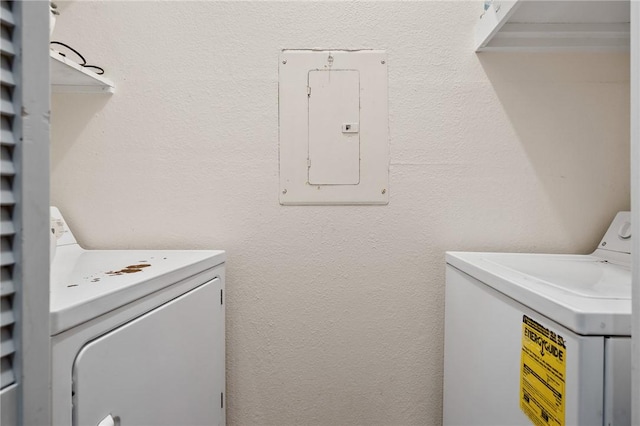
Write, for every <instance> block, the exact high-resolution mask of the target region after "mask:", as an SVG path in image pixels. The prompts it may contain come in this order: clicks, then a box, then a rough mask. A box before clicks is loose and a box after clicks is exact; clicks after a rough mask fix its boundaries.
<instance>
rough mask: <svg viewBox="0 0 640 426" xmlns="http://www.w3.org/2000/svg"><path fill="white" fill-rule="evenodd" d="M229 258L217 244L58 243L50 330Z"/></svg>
mask: <svg viewBox="0 0 640 426" xmlns="http://www.w3.org/2000/svg"><path fill="white" fill-rule="evenodd" d="M224 261H225V252H224V251H214V250H84V249H82V248H81V247H80V246H78V245H69V246H62V247H58V250H57V253H56V257H55V259H54V262H53V264H52V265H51V296H50V315H51V316H50V319H51V335H55V334H58V333H60V332H62V331H64V330H68V329H69V328H71V327H74V326H76V325H78V324H81V323H83V322H86V321H89V320H91V319H93V318H96V317H98V316H100V315H103V314H105V313H107V312H109V311H112V310H114V309H117V308H119V307H121V306H124V305H126V304H127V303H130V302H133V301H134V300H137V299H140V298H142V297H145V296H147V295H149V294H151V293H153V292H155V291H158V290H160V289H162V288H165V287H168V286H171V285H173V284H175V283H177V282H178V281H181V280H184V279H186V278H189V277H191V276H193V275H196V274H199V273H201V272H204V271H206V270H208V269H211V268H213V267H215V266H217V265H220V264H221V263H223V262H224Z"/></svg>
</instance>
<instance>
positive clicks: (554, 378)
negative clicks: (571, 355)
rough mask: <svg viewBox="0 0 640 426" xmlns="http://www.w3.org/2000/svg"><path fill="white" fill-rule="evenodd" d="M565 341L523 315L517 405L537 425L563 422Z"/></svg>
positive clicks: (560, 424)
mask: <svg viewBox="0 0 640 426" xmlns="http://www.w3.org/2000/svg"><path fill="white" fill-rule="evenodd" d="M566 359H567V348H566V343H565V341H564V339H563V338H562V336H560V335H558V334H556V333H554V332H553V331H551V330H549V329H548V328H546V327H544V326H543V325H541V324H539V323H537V322H536V321H534V320H532V319H531V318H529V317H528V316H526V315H523V316H522V357H521V360H522V361H521V364H522V365H521V369H520V409H522V411H524V413H525V414H526V415H527V417H529V419H531V421H532V422H533V424H534V425H537V426H547V425H552V426H564V403H565V401H564V400H565V395H564V389H565V365H566Z"/></svg>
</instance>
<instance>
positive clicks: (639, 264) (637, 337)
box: [630, 0, 640, 425]
mask: <svg viewBox="0 0 640 426" xmlns="http://www.w3.org/2000/svg"><path fill="white" fill-rule="evenodd" d="M630 92H631V93H630V98H631V113H630V116H631V226H632V234H633V235H635V236H636V237H637V236H638V235H640V234H639V232H640V118H639V117H640V1H639V0H632V1H631V74H630ZM631 262H632V272H631V277H632V278H631V281H632V289H631V293H632V297H633V301H632V312H633V324H632V336H633V339H632V358H631V361H632V382H631V407H632V421H631V424H634V425H637V424H640V239H638V238H634V239H633V241H632V245H631Z"/></svg>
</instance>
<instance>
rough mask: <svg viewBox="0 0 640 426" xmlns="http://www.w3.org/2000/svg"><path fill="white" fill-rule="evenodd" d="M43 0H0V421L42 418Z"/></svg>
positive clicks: (45, 350)
mask: <svg viewBox="0 0 640 426" xmlns="http://www.w3.org/2000/svg"><path fill="white" fill-rule="evenodd" d="M48 25H49V2H45V1H5V0H3V1H0V27H1V28H0V66H1V69H0V125H1V134H0V179H1V182H0V191H1V192H0V250H1V251H0V269H1V281H0V283H1V284H0V305H1V312H0V333H1V341H0V363H1V373H0V382H1V390H0V402H1V409H0V423H1V424H2V425H3V426H5V425H7V426H10V425H14V424H20V425H41V424H44V425H46V424H50V422H51V409H50V405H51V403H50V338H49V261H48V257H49V255H48V250H49V249H48V247H49V246H48V239H49V234H48V228H49V220H48V205H49V54H48V52H49V47H48V41H49V31H48Z"/></svg>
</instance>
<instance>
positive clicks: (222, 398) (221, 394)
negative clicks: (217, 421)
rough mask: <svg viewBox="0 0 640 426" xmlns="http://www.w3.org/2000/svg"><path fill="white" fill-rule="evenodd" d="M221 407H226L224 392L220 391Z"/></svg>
mask: <svg viewBox="0 0 640 426" xmlns="http://www.w3.org/2000/svg"><path fill="white" fill-rule="evenodd" d="M220 408H224V393H223V392H220Z"/></svg>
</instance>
